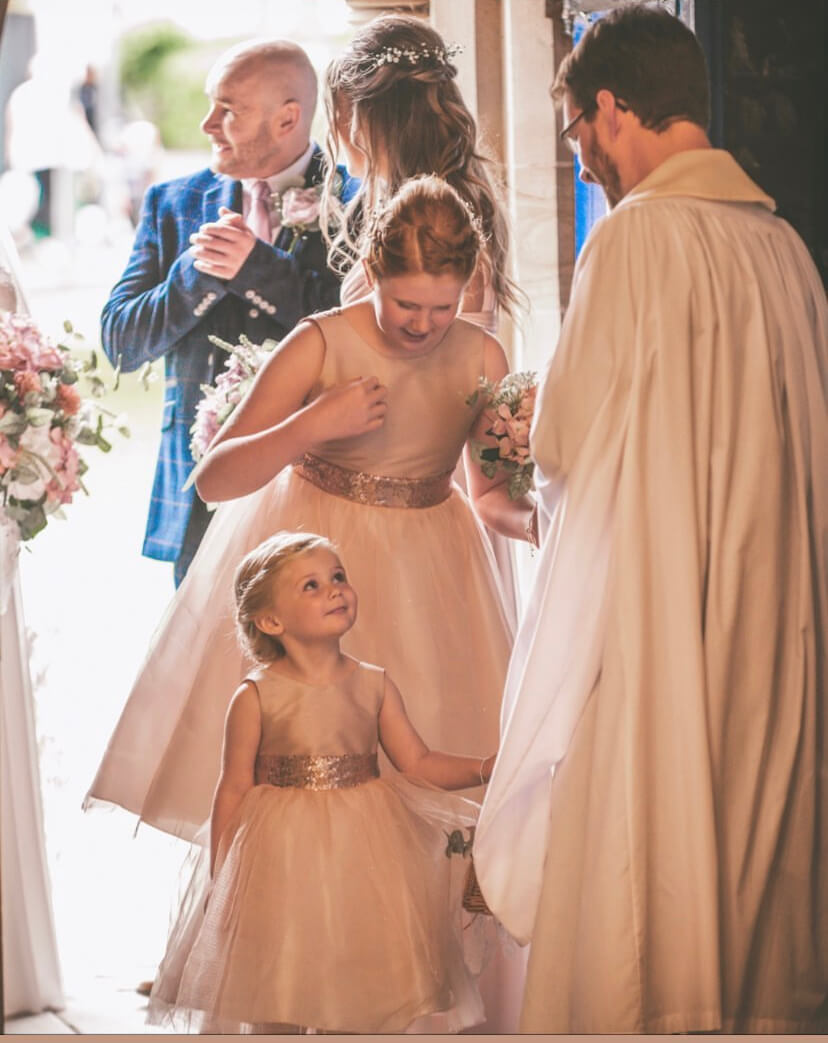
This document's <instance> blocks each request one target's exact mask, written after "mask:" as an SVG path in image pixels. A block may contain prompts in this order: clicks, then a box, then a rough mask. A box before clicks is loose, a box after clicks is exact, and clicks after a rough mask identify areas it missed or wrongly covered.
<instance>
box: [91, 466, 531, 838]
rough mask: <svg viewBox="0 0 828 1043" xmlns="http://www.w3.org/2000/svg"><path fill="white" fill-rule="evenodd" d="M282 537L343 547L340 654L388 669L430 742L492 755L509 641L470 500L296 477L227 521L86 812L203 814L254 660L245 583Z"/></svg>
mask: <svg viewBox="0 0 828 1043" xmlns="http://www.w3.org/2000/svg"><path fill="white" fill-rule="evenodd" d="M278 529H294V530H295V529H300V530H304V531H310V532H318V533H320V534H321V535H324V536H328V537H330V538H331V539H332V540H333V541H334V542H335V543H336V544H337V546H338V548H339V552H340V554H341V557H342V560H343V564H344V565H345V568H346V570H347V571H348V574H349V578H350V580H351V582H352V584H353V586H354V588H355V590H356V592H357V595H358V597H359V611H358V618H357V622H356V625H355V626H354V628H353V629H352V630H351V631H350V632H349V633H348V634H347V635H346V637H345V640H344V641H343V649H344V650H345V651H346V652H349V653H350V654H352V655H353V656H355V657H356V658H358V659H360V660H362V661H364V662H369V663H376V664H378V665H380V666H383V667H385V669H386V670H387V672H388V674H389V676H390V677H391V678H392V679H393V680H394V681H395V683H396V684H397V685H398V687H399V688H400V691H401V692H402V696H403V699H404V701H405V705H406V709H407V711H408V714H409V716H410V718H411V720H412V722H413V723H414V726H415V727H416V728H417V730H418V731H419V732H420V734H421V735H422V737H423V739H424V740H425V741H426V742H427V743H428V745H429V746H431V747H432V748H433V749H444V750H448V751H451V752H454V753H462V754H468V755H472V756H481V757H482V756H484V755H486V754H489V753H491V752H493V751H494V750H496V748H497V744H498V736H499V715H500V701H501V694H502V689H503V683H504V679H505V675H506V668H507V665H508V659H509V651H510V647H511V643H512V636H513V632H512V626H511V623H510V620H509V618H508V616H507V612H506V610H505V609H504V604H503V598H502V593H501V588H500V586H499V582H498V579H497V576H496V567H495V563H494V558H493V556H492V552H491V548H490V546H489V544H488V542H487V541H486V539H485V536H484V534H483V531H482V528H481V526H480V524H479V522H478V521H477V519H476V518H475V516H474V514H473V512H472V510H471V507H470V506H469V503H468V500H467V499H466V498H465V496H464V494H463V493H462V492H460V491H459V490H458V489H456V488H455V489H454V490H453V491H452V493H451V495H450V496H449V498H448V499H446V500H444V501H443V502H442V503H440V504H438V505H436V506H434V507H427V508H422V509H403V508H392V507H375V506H366V505H363V504H360V503H355V502H352V501H351V500H347V499H343V498H340V497H337V496H334V495H331V494H329V493H327V492H324V491H323V490H321V489H319V488H317V487H316V486H315V485H312V484H311V483H310V482H308V481H306V480H305V479H303V478H301V477H299V476H298V475H296V474H295V473H293V472H292V471H291V470H290V469H288V470H286V471H283V472H282V473H281V474H280V475H279V476H278V477H277V478H275V479H274V480H273V481H272V482H270V483H269V484H268V485H267V486H265V487H264V488H263V489H261V490H259V491H258V492H256V493H254V494H252V495H251V496H248V497H245V498H243V499H241V500H236V501H233V502H230V503H226V504H223V505H221V506H220V507H219V508H218V510H217V511H216V515H215V518H214V519H213V521H212V522H211V524H210V527H209V529H208V530H207V534H206V536H205V538H204V541H203V543H202V545H201V547H200V549H199V551H198V553H197V555H196V557H195V559H194V561H193V564H192V566H191V567H190V571H189V572H188V574H187V576H186V578H185V580H184V582H183V583H182V585H181V587H180V588H179V589H178V591H177V593H176V596H175V597H174V599H173V601H172V602H171V604H170V606H169V608H168V610H167V613H166V615H165V617H164V619H163V620H162V622H161V624H160V626H159V628H158V630H157V632H156V634H155V637H154V639H153V642H152V645H151V647H150V650H149V653H148V656H147V659H146V661H145V664H144V666H143V668H142V670H141V672H140V674H139V676H138V679H137V680H136V682H135V685H134V687H133V690H132V693H131V695H130V698H129V700H128V702H127V705H126V707H125V709H124V712H123V714H122V715H121V718H120V721H119V723H118V726H117V728H116V730H115V732H114V734H113V736H112V739H111V740H110V744H109V747H108V749H107V751H106V753H105V755H104V757H103V760H102V763H101V765H100V768H99V769H98V774H97V776H96V778H95V781H94V782H93V785H92V787H91V789H90V793H89V801H90V802H91V801H94V800H96V799H100V800H104V801H109V802H113V803H117V804H120V805H121V806H123V807H125V808H127V809H129V810H131V811H134V812H135V813H136V814H139V815H140V816H141V818H142V819H143V820H144V821H146V822H148V823H150V824H151V825H155V826H157V827H159V828H161V829H165V830H167V831H168V832H171V833H175V834H177V835H180V836H184V837H187V838H192V836H193V835H194V833H195V830H196V829H197V828H198V827H199V825H200V824H201V823H203V822H204V821H205V820H206V819H207V817H208V816H209V813H210V803H211V799H212V794H213V790H214V788H215V784H216V781H217V778H218V773H219V766H220V753H221V741H222V731H223V722H224V716H225V712H226V709H227V705H228V703H229V700H230V697H231V696H232V694H233V692H234V691H235V689H236V687H237V686H238V684H239V682H240V680H241V679H242V678H243V677H244V676H245V673H246V672H247V670H248V669H249V668H250V665H251V664H248V663H246V662H244V660H243V658H242V656H241V653H240V652H239V649H238V645H237V641H236V636H235V633H234V625H233V595H232V578H233V573H234V571H235V569H236V566H237V565H238V562H239V560H240V559H241V558H242V556H243V555H244V554H245V553H246V552H247V551H248V550H250V549H251V548H252V547H254V546H256V545H257V544H258V543H260V542H261V541H262V540H263V539H265V538H266V537H268V536H270V535H271V534H272V533H273V532H274V531H276V530H278ZM381 764H382V762H381ZM385 767H387V765H386V766H385Z"/></svg>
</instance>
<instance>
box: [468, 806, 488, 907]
mask: <svg viewBox="0 0 828 1043" xmlns="http://www.w3.org/2000/svg"><path fill="white" fill-rule="evenodd" d="M473 843H474V826H471V827H470V828H469V839H468V844H467V846H466V851H467V852H468V855H469V868H468V870H467V871H466V882H465V883H464V884H463V908H464V909H465V910H466V912H467V913H482V914H483V915H484V916H491V915H492V911H491V909H490V908H489V907H488V905H486V899H485V898H484V897H483V892H482V891H481V890H480V884H479V883H478V882H477V873H476V872H475V871H474V856H473V855H472V853H471V849H472V844H473ZM466 851H464V855H465V853H466Z"/></svg>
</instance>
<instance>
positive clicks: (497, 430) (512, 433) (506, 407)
mask: <svg viewBox="0 0 828 1043" xmlns="http://www.w3.org/2000/svg"><path fill="white" fill-rule="evenodd" d="M537 387H538V384H537V378H536V374H535V373H533V372H529V371H526V372H523V373H509V374H507V375H506V376H505V377H504V378H503V379H502V380H501V381H499V382H498V383H497V384H493V383H492V382H491V381H490V380H486V378H485V377H481V378H480V382H479V387H478V389H477V391H475V392H474V394H473V395H471V396H470V397H469V398H468V399H467V402H468V404H469V405H470V406H474V405H475V404H476V403H477V400H478V398H479V396H480V395H483V396H485V399H486V410H487V411H488V412H490V413H491V414H492V423H491V426H490V427H488V428H487V429H486V434H487V435H491V436H492V437H493V438H495V439H497V445H495V446H492V445H489V446H484V445H480V444H477V445H474V446H472V455H473V457H474V458H475V459H476V460H477V461H478V462H479V464H480V470H481V471H482V472H483V474H485V475H486V477H487V478H494V477H495V475H496V474H497V472H498V471H507V472H508V473H509V496H510V497H511V498H512V499H513V500H516V499H518V497H520V496H523V494H524V493H527V492H528V491H529V490H530V489H531V488H532V487H533V486H532V472H533V471H534V467H535V465H534V463H533V462H532V459H531V458H530V455H529V428H530V426H531V424H532V414H533V413H534V411H535V395H536V393H537Z"/></svg>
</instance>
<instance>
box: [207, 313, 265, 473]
mask: <svg viewBox="0 0 828 1043" xmlns="http://www.w3.org/2000/svg"><path fill="white" fill-rule="evenodd" d="M209 339H210V341H211V343H213V344H215V345H216V347H219V348H221V349H222V351H226V352H228V353H229V355H230V357H229V358H228V360H227V362H226V363H225V366H224V370H223V371H222V372H221V373H219V375H218V376H217V377H216V382H215V384H202V385H201V390H202V391H203V392H204V397H203V398H202V399H201V401H200V402H199V403H198V406H197V407H196V415H195V423H194V424H193V426H192V427H191V428H190V435H191V438H190V452H191V453H192V456H193V460H195V462H196V463H198V461H199V460H200V459H201V458H202V456H204V454H205V453H206V452H207V447H208V446H209V445H210V443H211V442H212V441H213V438H215V436H216V433H217V432H218V430H219V428H220V427H221V426H222V424H223V423H224V422H225V420H227V418H228V417H229V416H230V414H231V413H232V412H233V410H234V409H235V408H236V406H237V405H238V404H239V402H241V400H242V399H243V398H244V396H245V395H246V394H247V391H248V389H249V388H250V385H251V384H252V383H253V379H254V377H255V376H256V374H257V373H258V372H259V370H260V369H261V367H262V364H263V363H264V361H265V359H266V358H267V357H268V355H269V354H270V352H271V351H272V350H273V349H274V348H275V347H276V344H277V343H278V342H277V341H275V340H265V341H263V342H262V343H261V344H254V343H253V341H251V340H249V339H248V338H247V337H245V335H244V334H243V333H242V334H241V336H240V337H239V343H238V344H229V343H228V342H227V341H226V340H222V339H221V337H216V336H210V338H209ZM188 484H189V482H188Z"/></svg>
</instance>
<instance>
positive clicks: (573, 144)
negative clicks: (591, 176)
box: [558, 98, 630, 155]
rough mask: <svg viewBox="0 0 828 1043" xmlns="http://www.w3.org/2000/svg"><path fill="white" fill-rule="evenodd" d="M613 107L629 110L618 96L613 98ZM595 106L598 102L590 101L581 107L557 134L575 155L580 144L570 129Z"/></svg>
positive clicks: (623, 110)
mask: <svg viewBox="0 0 828 1043" xmlns="http://www.w3.org/2000/svg"><path fill="white" fill-rule="evenodd" d="M615 107H616V108H617V109H618V110H619V111H620V112H629V111H630V107H629V105H627V103H626V102H623V101H620V100H619V99H618V98H616V99H615ZM597 108H598V102H597V101H591V102H590V103H589V105H587V107H586V108H585V109H581V111H580V112H579V113H578V115H577V116H576V117H575V118H574V119H571V120H570V121H569V123H567V125H566V126H565V127H564V129H563V130H562V131H561V132H560V134H559V135H558V137H559V138H560V139H561V141H565V142H566V143H567V145H569V147H570V148H571V149H572V151H573V152H574V153H575V154H576V155H577V154H578V153H579V152H580V151H581V146H580V143H579V141H578V139H577V138H576V137H575V136H574V135H573V133H572V131H573V130H574V129H575V128H576V127H577V126H578V123H579V122H580V120H582V119H583V118H584V116H589V115H590V113H592V112H594V111H595V110H596V109H597Z"/></svg>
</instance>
